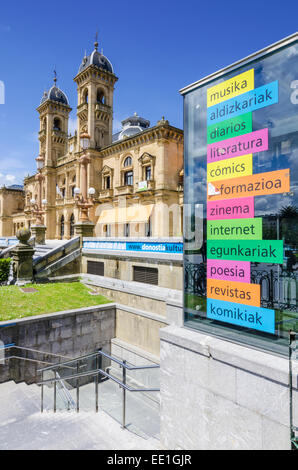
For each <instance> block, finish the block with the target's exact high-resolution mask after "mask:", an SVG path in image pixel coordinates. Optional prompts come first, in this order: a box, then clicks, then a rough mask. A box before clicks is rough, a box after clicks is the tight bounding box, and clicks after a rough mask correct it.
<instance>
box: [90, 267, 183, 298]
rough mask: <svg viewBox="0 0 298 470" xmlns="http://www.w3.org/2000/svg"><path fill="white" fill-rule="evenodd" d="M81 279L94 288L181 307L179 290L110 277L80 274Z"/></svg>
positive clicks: (180, 292)
mask: <svg viewBox="0 0 298 470" xmlns="http://www.w3.org/2000/svg"><path fill="white" fill-rule="evenodd" d="M81 277H82V281H83V282H84V283H86V284H93V285H94V286H99V287H104V288H106V289H114V290H119V291H121V292H127V293H129V294H134V295H138V296H140V297H147V298H150V299H154V300H160V301H163V302H177V305H181V306H182V291H179V290H174V289H167V288H166V287H159V286H154V285H150V284H143V283H140V282H134V281H122V280H120V279H115V278H112V277H105V276H96V275H93V274H85V273H82V274H81Z"/></svg>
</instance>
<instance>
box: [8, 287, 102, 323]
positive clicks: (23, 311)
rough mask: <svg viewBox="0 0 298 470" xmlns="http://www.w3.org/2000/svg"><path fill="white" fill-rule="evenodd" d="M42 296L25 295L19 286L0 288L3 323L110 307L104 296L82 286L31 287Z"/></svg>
mask: <svg viewBox="0 0 298 470" xmlns="http://www.w3.org/2000/svg"><path fill="white" fill-rule="evenodd" d="M25 287H33V288H34V289H36V290H37V291H38V292H34V293H26V294H25V293H23V292H21V290H20V287H18V286H3V287H0V321H3V320H13V319H16V318H22V317H29V316H31V315H41V314H43V313H53V312H60V311H62V310H70V309H74V308H82V307H91V306H92V305H99V304H106V303H109V302H110V300H108V299H107V298H106V297H104V296H102V295H91V294H89V293H88V291H90V290H91V289H88V288H87V287H86V286H85V285H84V284H82V283H81V282H70V283H64V282H61V283H59V282H57V283H49V284H30V285H26V286H25Z"/></svg>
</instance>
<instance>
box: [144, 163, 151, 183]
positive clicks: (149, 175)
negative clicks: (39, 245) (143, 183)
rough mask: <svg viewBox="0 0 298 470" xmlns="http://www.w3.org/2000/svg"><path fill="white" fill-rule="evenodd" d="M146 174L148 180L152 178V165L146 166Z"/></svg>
mask: <svg viewBox="0 0 298 470" xmlns="http://www.w3.org/2000/svg"><path fill="white" fill-rule="evenodd" d="M145 176H146V180H147V181H149V180H151V166H146V171H145Z"/></svg>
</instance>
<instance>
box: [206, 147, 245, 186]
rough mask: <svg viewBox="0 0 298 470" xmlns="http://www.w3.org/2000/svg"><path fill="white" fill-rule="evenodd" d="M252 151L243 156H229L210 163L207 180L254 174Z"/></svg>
mask: <svg viewBox="0 0 298 470" xmlns="http://www.w3.org/2000/svg"><path fill="white" fill-rule="evenodd" d="M252 170H253V168H252V153H250V154H249V155H242V157H235V158H228V159H226V160H221V161H219V162H214V163H208V165H207V181H216V180H224V179H230V178H237V177H239V176H248V175H252Z"/></svg>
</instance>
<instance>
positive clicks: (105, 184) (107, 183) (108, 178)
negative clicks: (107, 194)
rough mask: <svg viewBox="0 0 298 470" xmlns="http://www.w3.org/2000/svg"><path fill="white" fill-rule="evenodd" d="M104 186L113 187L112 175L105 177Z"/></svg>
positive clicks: (106, 187)
mask: <svg viewBox="0 0 298 470" xmlns="http://www.w3.org/2000/svg"><path fill="white" fill-rule="evenodd" d="M104 187H105V189H110V188H111V177H110V176H106V177H105V179H104Z"/></svg>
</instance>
